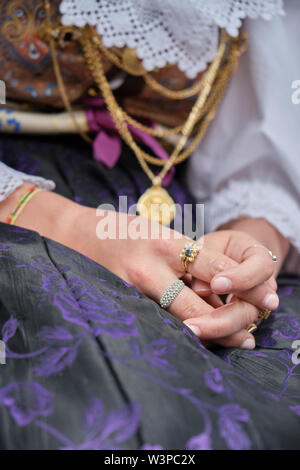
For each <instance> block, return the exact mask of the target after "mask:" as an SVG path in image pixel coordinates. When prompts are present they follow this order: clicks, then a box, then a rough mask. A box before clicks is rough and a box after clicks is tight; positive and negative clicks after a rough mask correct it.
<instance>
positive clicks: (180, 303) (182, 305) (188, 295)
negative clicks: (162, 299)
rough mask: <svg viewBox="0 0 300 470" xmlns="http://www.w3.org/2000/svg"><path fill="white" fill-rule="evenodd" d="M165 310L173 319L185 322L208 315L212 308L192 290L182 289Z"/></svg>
mask: <svg viewBox="0 0 300 470" xmlns="http://www.w3.org/2000/svg"><path fill="white" fill-rule="evenodd" d="M167 310H168V311H169V312H170V313H172V315H174V316H175V317H177V318H179V319H180V320H182V321H185V320H187V319H189V318H195V319H196V318H198V317H200V316H202V315H208V314H209V313H211V312H212V311H213V310H214V308H213V306H211V305H209V304H208V303H207V302H205V300H203V299H202V298H201V297H199V296H198V295H197V294H196V293H195V292H193V291H192V289H190V288H189V287H184V288H183V289H182V291H181V292H180V294H179V295H178V296H177V297H176V298H175V300H174V301H173V302H172V303H171V305H170V307H169V308H168V309H167Z"/></svg>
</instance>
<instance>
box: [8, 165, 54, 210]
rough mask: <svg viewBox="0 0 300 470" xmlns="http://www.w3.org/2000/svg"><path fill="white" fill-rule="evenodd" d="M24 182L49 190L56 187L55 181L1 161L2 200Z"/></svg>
mask: <svg viewBox="0 0 300 470" xmlns="http://www.w3.org/2000/svg"><path fill="white" fill-rule="evenodd" d="M24 182H28V183H32V184H35V185H36V186H40V187H41V188H43V189H46V190H48V191H51V190H52V189H54V188H55V183H54V182H53V181H51V180H46V179H44V178H41V177H40V176H32V175H27V174H25V173H22V172H21V171H16V170H14V169H13V168H10V167H9V166H7V165H5V164H4V163H1V162H0V201H3V200H4V199H5V198H6V197H7V196H9V195H10V194H11V193H12V192H13V191H14V190H15V189H17V188H18V187H19V186H21V185H22V183H24Z"/></svg>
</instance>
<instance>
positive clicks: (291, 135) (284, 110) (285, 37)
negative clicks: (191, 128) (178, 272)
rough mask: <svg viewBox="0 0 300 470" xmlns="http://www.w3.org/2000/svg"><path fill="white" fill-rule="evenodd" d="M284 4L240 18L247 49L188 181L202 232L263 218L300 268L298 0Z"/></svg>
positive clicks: (290, 266) (192, 163)
mask: <svg viewBox="0 0 300 470" xmlns="http://www.w3.org/2000/svg"><path fill="white" fill-rule="evenodd" d="M285 5H286V8H285V9H286V15H285V16H280V17H277V18H274V19H273V20H272V21H271V22H268V23H266V22H265V21H263V20H261V19H257V20H255V21H253V20H249V19H247V20H246V21H245V29H246V31H247V33H248V37H249V47H248V50H247V52H246V53H245V54H244V56H243V57H242V59H241V63H240V66H239V69H238V71H237V73H236V75H235V76H234V77H233V80H232V82H231V84H230V87H229V90H228V92H227V94H226V96H225V99H224V101H223V103H222V105H221V108H220V109H219V112H218V113H217V116H216V118H215V120H214V121H213V122H212V124H211V127H210V129H209V131H208V133H207V135H206V136H205V139H204V140H203V142H202V143H201V145H200V146H199V149H198V150H197V151H196V152H195V154H194V155H193V156H192V158H191V160H190V164H189V168H188V175H187V183H188V187H189V188H190V189H191V191H192V193H193V194H194V196H195V197H196V199H197V200H198V201H201V202H203V201H204V202H205V218H206V229H207V231H214V230H216V229H217V228H218V227H219V226H220V225H222V224H224V223H226V222H228V221H230V220H233V219H236V218H238V217H241V216H250V217H259V218H260V217H263V218H265V219H267V220H268V221H269V222H270V223H271V224H273V225H274V226H275V227H276V228H277V229H278V230H279V232H281V233H282V234H283V235H284V236H285V237H287V238H289V240H290V241H291V243H292V245H293V247H294V249H293V250H292V251H291V253H290V256H289V262H288V264H287V265H286V269H287V270H289V271H290V270H292V271H294V272H295V270H297V271H298V272H300V257H299V253H300V99H299V98H300V88H299V91H298V92H297V90H296V89H293V88H292V87H293V86H295V81H296V80H298V81H299V80H300V53H299V44H300V28H299V16H300V2H299V0H288V1H287V2H286V3H285ZM298 86H300V82H299V83H298ZM296 103H298V104H296Z"/></svg>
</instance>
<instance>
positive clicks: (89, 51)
mask: <svg viewBox="0 0 300 470" xmlns="http://www.w3.org/2000/svg"><path fill="white" fill-rule="evenodd" d="M91 34H92V37H93V36H94V32H93V31H91ZM224 36H225V33H224V32H223V34H222V40H221V42H220V46H219V50H218V53H217V55H216V58H215V59H214V61H213V62H212V64H211V65H210V67H209V69H208V71H207V72H206V74H205V76H204V79H203V81H204V83H203V91H202V93H201V94H200V95H199V97H198V99H197V101H196V103H195V104H194V106H193V108H192V111H191V113H190V115H189V117H188V119H187V121H186V123H185V124H184V126H183V129H182V135H181V137H180V139H179V141H178V143H177V145H176V148H175V149H174V151H173V153H172V155H171V157H170V158H169V160H168V161H167V162H162V166H163V169H162V171H161V172H160V174H159V175H158V176H157V177H155V175H154V173H153V172H152V170H151V169H150V168H149V165H148V163H147V160H149V159H151V160H152V158H153V157H151V156H150V155H148V154H147V153H145V152H143V151H142V149H141V148H140V147H139V146H138V145H137V144H136V142H135V141H134V139H133V137H132V135H131V133H130V131H129V130H128V127H127V123H126V121H125V120H124V112H123V110H122V109H121V108H120V106H119V105H118V103H117V101H116V99H115V97H114V95H113V93H112V91H111V89H110V86H109V83H108V81H107V79H106V76H105V73H104V70H103V66H102V63H101V60H99V55H98V51H97V49H95V47H94V44H93V40H92V39H90V40H89V39H84V40H82V41H81V45H82V49H83V52H84V55H85V58H86V61H87V64H88V67H89V69H90V71H91V73H92V75H93V78H94V80H95V82H96V84H97V85H98V87H99V89H100V90H101V92H102V94H103V97H104V99H105V101H106V104H107V107H108V109H109V111H110V113H111V115H112V117H113V119H114V121H115V124H116V126H117V129H118V131H119V133H120V134H121V136H122V137H123V139H124V140H125V142H126V143H127V144H128V145H129V146H130V148H131V149H132V150H133V151H134V153H135V154H136V156H137V159H138V161H139V163H140V165H141V167H142V168H143V170H144V171H145V173H146V174H147V175H148V177H149V178H150V180H152V181H153V180H155V181H157V182H158V180H160V181H161V180H162V179H163V177H164V176H165V175H166V174H167V173H168V171H169V170H170V168H171V167H172V166H173V165H174V164H175V163H177V161H178V160H179V159H180V160H182V155H180V152H181V151H182V149H183V148H184V146H185V145H186V143H187V140H188V138H189V137H190V135H191V133H192V131H193V128H194V126H195V124H196V122H197V121H198V120H199V115H200V113H201V111H202V109H203V107H204V105H205V103H206V101H207V98H208V96H209V94H210V92H211V89H212V85H213V83H214V81H215V78H216V76H217V72H218V70H219V67H220V64H221V62H222V60H223V57H224V54H225V51H226V41H225V40H224ZM211 119H212V113H208V114H207V116H206V119H205V121H206V125H204V126H202V128H201V130H200V132H199V133H198V134H197V135H196V137H195V139H194V142H192V144H191V145H190V146H189V148H190V149H193V148H195V147H196V145H197V144H198V142H199V141H200V140H201V138H202V136H203V134H204V132H205V128H206V127H207V125H208V123H209V122H210V120H211ZM160 162H161V160H160Z"/></svg>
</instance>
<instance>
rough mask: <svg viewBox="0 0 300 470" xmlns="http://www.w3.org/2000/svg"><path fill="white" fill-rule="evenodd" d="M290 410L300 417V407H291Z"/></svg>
mask: <svg viewBox="0 0 300 470" xmlns="http://www.w3.org/2000/svg"><path fill="white" fill-rule="evenodd" d="M290 409H291V410H292V411H293V412H294V413H296V415H297V416H300V405H295V406H290Z"/></svg>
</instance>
